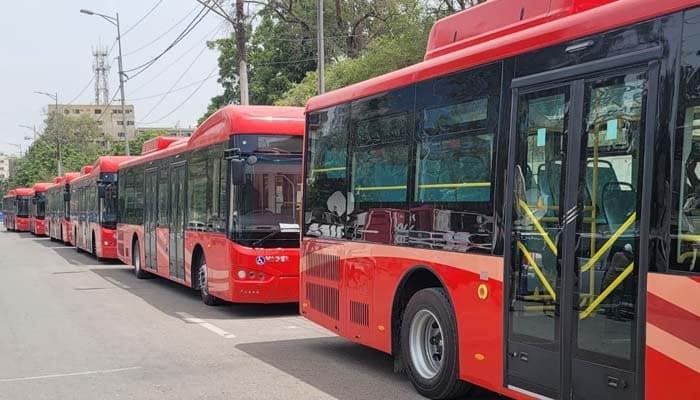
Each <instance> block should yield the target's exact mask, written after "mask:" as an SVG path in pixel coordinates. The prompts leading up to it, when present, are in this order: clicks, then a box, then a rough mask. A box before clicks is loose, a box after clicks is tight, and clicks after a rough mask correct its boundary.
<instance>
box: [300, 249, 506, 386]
mask: <svg viewBox="0 0 700 400" xmlns="http://www.w3.org/2000/svg"><path fill="white" fill-rule="evenodd" d="M302 248H303V254H304V257H303V258H302V264H301V265H302V284H304V287H302V288H301V296H300V307H301V312H302V314H303V315H304V316H306V317H311V319H312V320H314V321H316V322H318V321H321V325H323V326H324V327H325V328H327V329H329V330H331V331H333V332H334V333H337V334H339V335H341V336H343V337H346V338H348V339H350V340H352V341H355V342H358V343H361V344H364V345H367V346H370V347H372V348H375V349H377V350H380V351H383V352H385V353H388V354H391V353H392V348H391V347H392V334H393V328H394V327H393V326H392V311H393V310H392V308H393V302H394V297H395V296H396V294H397V292H398V290H399V285H400V283H401V282H402V281H403V278H404V277H405V276H407V275H409V274H410V273H411V272H413V271H414V270H415V269H419V268H424V269H427V270H429V271H432V272H433V273H434V274H435V275H436V276H437V277H438V279H440V280H441V281H442V282H443V284H444V285H445V288H446V289H447V292H448V295H449V297H450V299H451V302H452V303H453V305H454V309H455V316H456V321H457V330H458V338H459V355H460V357H459V360H460V373H461V376H460V377H461V378H462V379H464V380H467V381H470V382H474V383H477V384H479V385H481V386H484V387H487V388H491V389H493V390H502V386H503V379H502V369H503V313H502V309H503V259H502V258H501V257H493V256H485V255H478V254H459V253H450V252H435V251H432V250H424V249H416V248H401V249H400V250H401V251H400V252H399V253H398V254H399V255H398V256H397V251H396V250H397V249H396V248H395V247H393V246H386V245H379V244H369V243H353V242H334V241H328V240H321V239H309V238H306V239H305V240H304V243H303V246H302ZM329 260H338V262H337V264H336V265H333V261H330V262H329ZM427 260H434V261H430V262H428V261H427ZM340 282H342V284H341V283H340ZM480 287H481V289H480ZM484 288H485V289H484ZM484 290H485V293H486V294H485V295H483V293H484ZM480 291H481V293H482V297H484V298H483V299H481V298H480V297H479V292H480ZM324 293H325V296H324ZM328 293H338V296H337V299H336V298H333V297H334V296H330V298H329V296H328ZM348 304H350V305H351V306H350V307H348V306H347V305H348ZM329 307H331V308H333V307H337V317H338V318H337V319H335V318H329V316H328V314H327V313H324V312H323V311H320V310H326V311H328V310H329ZM358 310H360V311H359V312H358ZM362 310H365V311H362ZM335 313H336V311H331V312H330V314H335Z"/></svg>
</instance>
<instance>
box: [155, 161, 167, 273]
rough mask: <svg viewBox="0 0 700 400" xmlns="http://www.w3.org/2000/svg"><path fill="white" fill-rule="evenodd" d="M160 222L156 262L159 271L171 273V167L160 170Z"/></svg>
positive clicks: (157, 230) (157, 228)
mask: <svg viewBox="0 0 700 400" xmlns="http://www.w3.org/2000/svg"><path fill="white" fill-rule="evenodd" d="M158 175H159V177H158V190H157V192H158V222H157V223H156V264H157V265H158V273H160V274H163V275H169V270H170V262H169V259H170V257H169V255H168V252H169V248H170V168H169V167H168V166H164V167H162V168H160V170H159V172H158Z"/></svg>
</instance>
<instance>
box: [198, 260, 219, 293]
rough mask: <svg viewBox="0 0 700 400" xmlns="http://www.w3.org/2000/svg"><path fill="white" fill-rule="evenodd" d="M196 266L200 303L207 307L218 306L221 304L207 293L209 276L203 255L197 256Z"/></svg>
mask: <svg viewBox="0 0 700 400" xmlns="http://www.w3.org/2000/svg"><path fill="white" fill-rule="evenodd" d="M197 265H199V292H200V294H201V296H202V302H204V304H206V305H208V306H218V305H219V304H221V300H220V299H219V298H217V297H215V296H213V295H212V294H211V293H209V274H208V272H207V261H206V259H205V258H204V255H200V256H199V261H198V262H197Z"/></svg>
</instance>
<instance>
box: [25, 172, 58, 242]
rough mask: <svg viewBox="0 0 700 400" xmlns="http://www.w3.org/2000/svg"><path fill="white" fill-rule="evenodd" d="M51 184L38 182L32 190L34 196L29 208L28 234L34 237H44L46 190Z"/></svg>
mask: <svg viewBox="0 0 700 400" xmlns="http://www.w3.org/2000/svg"><path fill="white" fill-rule="evenodd" d="M52 185H53V183H47V182H38V183H35V184H34V186H33V187H32V189H33V190H34V196H33V197H32V204H31V206H30V207H29V232H31V233H33V234H34V235H36V236H46V224H45V220H46V189H48V188H49V187H50V186H52Z"/></svg>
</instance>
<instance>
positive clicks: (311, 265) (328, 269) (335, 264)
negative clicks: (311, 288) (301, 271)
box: [305, 253, 340, 282]
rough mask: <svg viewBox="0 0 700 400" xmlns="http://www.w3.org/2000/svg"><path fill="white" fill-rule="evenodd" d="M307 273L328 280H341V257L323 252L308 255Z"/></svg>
mask: <svg viewBox="0 0 700 400" xmlns="http://www.w3.org/2000/svg"><path fill="white" fill-rule="evenodd" d="M305 270H306V274H307V275H309V276H313V277H316V278H320V279H325V280H328V281H335V282H337V281H339V280H340V258H339V257H338V256H333V255H329V254H323V253H312V254H309V255H307V256H306V269H305Z"/></svg>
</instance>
